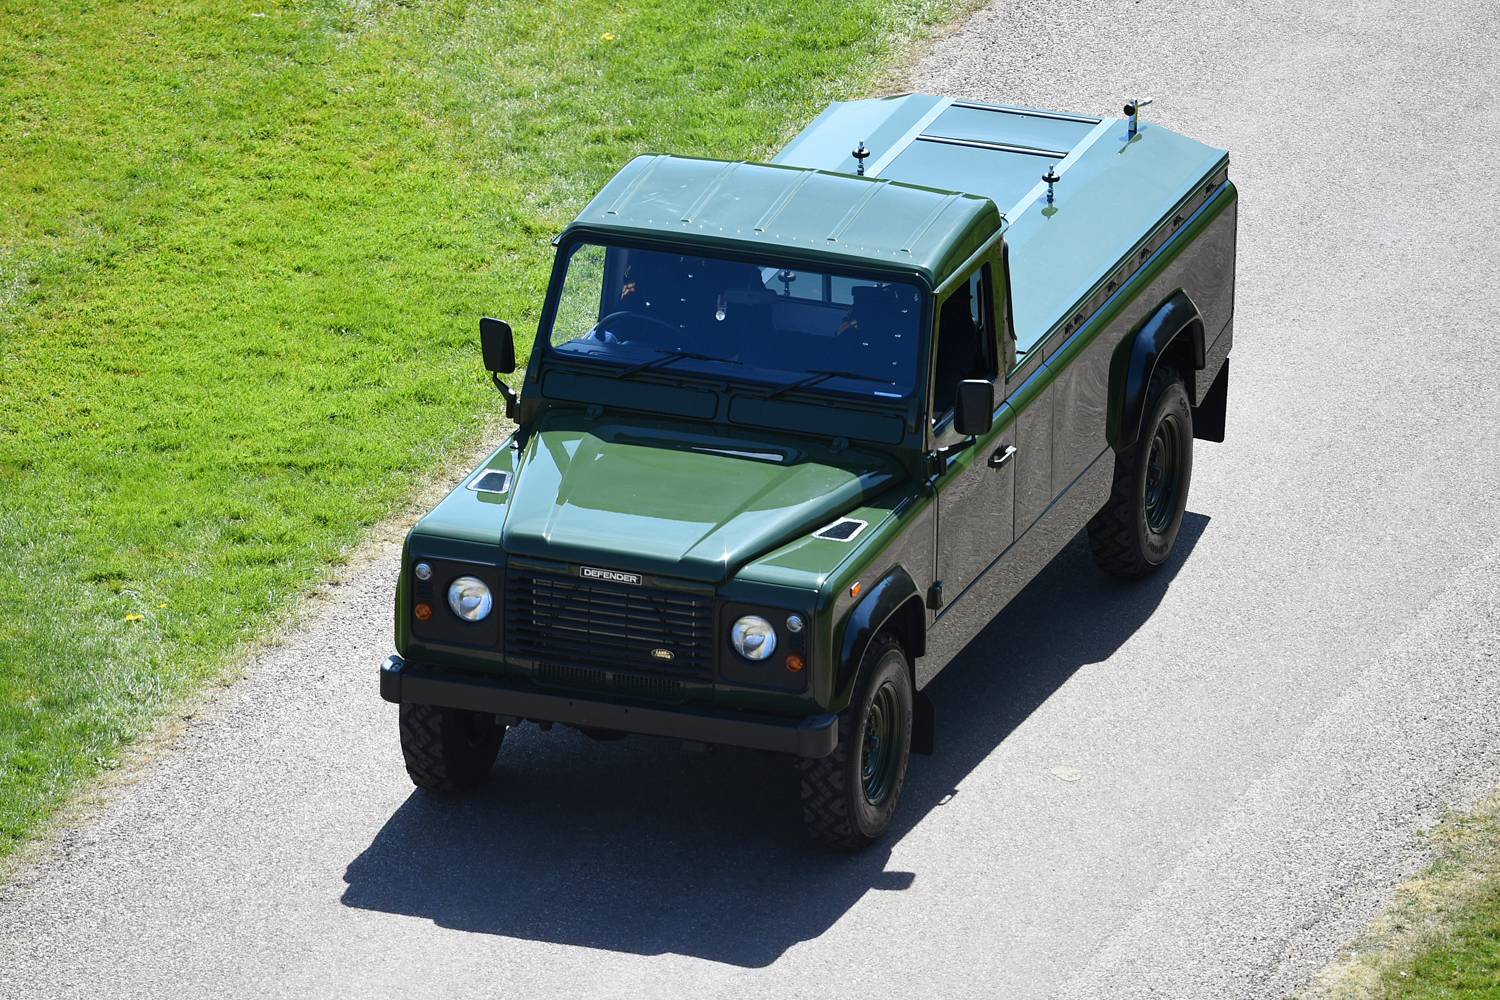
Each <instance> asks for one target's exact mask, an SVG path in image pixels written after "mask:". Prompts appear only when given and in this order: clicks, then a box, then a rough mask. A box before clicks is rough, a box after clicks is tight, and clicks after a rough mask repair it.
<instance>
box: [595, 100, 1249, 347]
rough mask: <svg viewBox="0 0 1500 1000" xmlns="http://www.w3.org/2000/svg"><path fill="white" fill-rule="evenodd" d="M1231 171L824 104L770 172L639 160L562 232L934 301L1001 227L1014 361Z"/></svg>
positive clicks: (1030, 121)
mask: <svg viewBox="0 0 1500 1000" xmlns="http://www.w3.org/2000/svg"><path fill="white" fill-rule="evenodd" d="M861 142H863V143H864V145H865V147H866V148H867V149H868V150H869V151H870V156H869V158H868V159H866V160H865V171H864V175H863V176H856V174H857V172H858V161H856V160H855V158H854V156H853V152H854V149H855V147H856V146H857V145H859V144H860V143H861ZM1227 163H1228V154H1227V153H1226V152H1224V150H1222V149H1216V148H1214V147H1212V146H1207V145H1205V144H1203V143H1201V142H1198V141H1196V140H1194V139H1190V138H1188V137H1186V136H1183V135H1179V134H1178V133H1176V132H1173V131H1172V130H1171V129H1168V128H1165V127H1163V126H1160V125H1157V124H1155V123H1153V122H1150V121H1142V122H1141V125H1140V129H1139V131H1138V132H1136V133H1134V134H1132V133H1130V131H1129V129H1128V125H1127V123H1126V121H1125V119H1123V118H1112V117H1095V116H1091V115H1077V114H1065V113H1060V112H1053V111H1038V110H1035V109H1031V108H1019V107H1012V106H1009V105H999V104H980V103H977V102H973V101H960V100H955V99H953V98H948V97H936V96H933V95H931V94H900V95H896V96H892V97H877V98H869V99H866V100H858V101H835V102H834V103H833V104H830V105H829V106H828V107H827V108H825V109H824V110H823V112H822V113H821V114H819V115H818V116H817V118H815V119H814V120H813V121H812V122H810V123H809V124H808V126H807V127H806V128H805V129H803V130H802V132H801V133H799V134H798V135H797V136H796V137H795V138H793V139H792V141H791V142H789V143H787V145H786V147H785V148H784V149H782V151H781V152H780V153H778V154H777V155H776V156H775V157H774V158H773V160H772V162H771V163H769V164H761V163H725V162H722V161H717V160H699V159H689V158H686V157H674V156H646V157H640V158H638V159H636V160H633V161H631V163H630V164H628V165H627V166H626V167H625V169H624V170H621V171H620V173H619V174H617V175H616V176H615V178H614V179H613V180H611V181H610V182H609V184H608V185H606V186H605V188H604V190H603V191H601V192H600V193H599V194H598V195H597V196H596V197H595V198H594V200H593V201H591V202H589V204H588V206H587V207H586V208H584V210H583V212H581V213H580V214H579V216H578V219H577V220H576V221H575V222H574V223H573V224H572V226H570V227H569V228H570V229H573V228H582V229H589V230H596V231H601V232H605V233H615V234H623V235H627V236H635V237H656V238H658V239H660V238H667V239H670V240H671V241H672V242H674V243H678V242H682V241H683V240H684V239H687V240H693V241H697V242H699V243H701V244H702V245H704V246H705V247H709V248H711V247H712V246H713V245H721V246H722V245H723V244H724V243H725V242H730V243H735V244H739V245H741V246H742V247H745V248H749V249H751V250H754V251H760V252H764V251H766V250H768V249H774V250H776V251H778V252H779V253H781V254H782V255H786V254H792V255H795V256H796V258H797V259H801V260H808V259H812V260H826V261H838V262H841V263H844V264H847V265H853V266H860V265H863V266H870V265H878V266H886V267H896V268H902V269H907V270H911V271H913V272H916V273H918V274H920V275H922V276H924V277H925V278H926V279H927V280H928V281H929V282H930V283H931V284H932V285H933V286H934V287H936V286H938V285H940V284H942V282H943V281H944V280H946V279H947V278H948V277H950V276H951V275H952V274H953V273H954V271H955V270H957V268H958V267H959V266H961V265H962V264H963V263H964V262H965V261H966V260H967V259H968V258H969V256H970V255H972V253H973V252H974V251H975V250H976V249H978V248H979V247H980V246H981V245H982V244H983V242H984V241H985V240H986V239H988V238H989V237H990V236H992V235H994V233H995V231H996V230H997V229H1001V228H1003V229H1004V231H1005V238H1006V242H1007V244H1008V245H1009V247H1010V249H1011V254H1010V261H1011V272H1010V279H1011V280H1010V289H1011V307H1012V315H1013V319H1014V323H1015V330H1016V340H1017V345H1018V347H1019V349H1020V350H1022V351H1025V350H1027V349H1028V348H1029V347H1030V346H1032V345H1033V344H1034V343H1036V342H1038V341H1040V340H1041V339H1042V337H1043V336H1044V335H1045V334H1046V332H1047V331H1048V330H1049V329H1050V328H1052V327H1053V326H1054V325H1056V324H1057V323H1059V322H1061V321H1062V320H1063V319H1064V318H1066V317H1068V316H1070V315H1072V314H1073V312H1074V310H1075V308H1076V307H1077V305H1078V304H1079V303H1080V302H1082V301H1084V300H1085V299H1086V298H1087V297H1088V295H1089V294H1090V292H1091V290H1092V289H1093V288H1094V287H1095V286H1096V285H1098V284H1099V283H1100V282H1102V281H1104V280H1105V278H1106V276H1107V275H1108V274H1109V273H1110V272H1111V271H1113V270H1114V269H1115V268H1116V267H1117V266H1118V264H1119V263H1120V262H1121V261H1123V260H1125V258H1126V257H1128V256H1129V255H1130V254H1132V253H1133V252H1135V250H1136V248H1137V247H1138V245H1139V244H1140V243H1141V242H1142V241H1143V239H1144V238H1145V237H1146V236H1147V235H1148V234H1149V233H1150V232H1151V231H1152V230H1153V229H1154V228H1155V227H1156V226H1157V225H1158V224H1159V223H1160V222H1161V221H1162V220H1163V219H1165V218H1167V217H1168V216H1169V215H1170V214H1171V213H1172V212H1173V211H1175V210H1176V209H1177V208H1178V206H1179V205H1181V204H1183V203H1184V202H1185V201H1186V200H1187V199H1188V198H1189V196H1190V195H1192V194H1193V193H1194V192H1195V191H1197V190H1200V189H1201V188H1202V185H1203V184H1204V183H1205V182H1209V183H1217V180H1215V178H1218V177H1221V176H1222V172H1223V170H1224V169H1225V167H1226V166H1227ZM1049 172H1050V173H1051V174H1052V175H1053V176H1054V177H1056V178H1057V182H1056V202H1055V203H1053V204H1048V203H1047V202H1046V200H1045V195H1046V189H1047V185H1046V184H1045V183H1044V182H1043V181H1042V177H1043V175H1044V174H1048V173H1049Z"/></svg>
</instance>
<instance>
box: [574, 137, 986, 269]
mask: <svg viewBox="0 0 1500 1000" xmlns="http://www.w3.org/2000/svg"><path fill="white" fill-rule="evenodd" d="M1001 224H1002V220H1001V218H1000V213H999V211H998V210H997V209H996V208H995V205H994V202H992V201H991V200H990V199H988V198H985V197H981V196H978V195H973V194H966V193H962V192H955V191H942V190H938V189H935V188H931V187H927V186H923V185H917V184H910V183H902V182H898V181H893V180H890V179H887V178H874V177H859V176H855V175H854V174H853V173H852V172H850V173H838V172H832V171H827V170H819V169H816V168H809V167H803V166H789V165H785V164H776V163H745V162H725V161H721V160H705V159H697V158H693V157H685V156H640V157H637V158H635V159H634V160H632V161H630V163H628V164H626V166H625V168H624V169H622V170H621V171H620V172H619V173H618V174H616V175H615V176H614V178H613V179H612V180H610V182H609V183H608V184H606V185H605V186H604V189H603V190H602V191H600V192H599V193H598V194H597V195H596V196H595V197H594V199H593V200H592V201H590V202H589V203H588V205H587V206H585V207H584V209H583V211H582V212H580V213H579V214H578V217H577V219H575V220H574V221H573V223H572V224H570V225H569V227H568V229H567V230H566V231H565V235H567V234H568V233H572V232H576V231H586V232H592V233H598V234H603V235H606V236H610V235H614V236H623V237H626V238H632V237H633V238H646V239H651V238H656V239H661V238H668V239H670V240H671V241H672V242H673V243H678V244H680V243H683V242H685V241H686V242H689V243H694V244H698V245H701V246H703V247H705V248H707V249H712V248H714V247H719V248H722V247H723V246H724V245H725V244H731V245H733V246H734V247H735V248H736V249H739V250H742V251H749V252H754V253H761V254H769V255H771V256H773V257H775V258H777V259H780V258H785V257H789V256H790V257H792V258H794V259H797V260H802V261H814V262H825V263H827V264H829V265H832V266H837V265H844V266H852V267H855V268H859V267H869V266H871V265H874V266H877V267H881V268H885V269H892V268H894V269H899V270H902V271H909V272H913V273H916V274H918V275H920V276H922V277H923V278H925V279H926V280H927V281H928V282H929V283H930V284H932V285H933V286H934V287H936V286H937V285H939V284H941V283H942V281H943V279H945V278H946V277H948V276H949V275H950V274H951V273H952V272H953V271H954V270H955V269H956V268H958V267H959V266H960V265H961V264H962V263H963V262H964V261H965V260H967V259H968V257H969V256H970V255H972V254H973V252H974V251H975V250H977V249H978V248H979V246H980V245H981V244H983V243H984V241H985V240H987V239H989V238H990V237H991V236H993V235H994V234H995V232H996V230H997V229H999V228H1000V226H1001Z"/></svg>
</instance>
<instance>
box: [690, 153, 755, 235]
mask: <svg viewBox="0 0 1500 1000" xmlns="http://www.w3.org/2000/svg"><path fill="white" fill-rule="evenodd" d="M744 162H745V161H743V160H735V161H734V162H732V163H726V164H724V166H723V167H722V168H721V169H720V170H719V172H718V173H716V174H714V176H713V179H712V180H710V181H709V182H708V184H707V185H706V186H705V187H704V188H703V193H702V194H700V195H698V197H697V198H696V199H695V200H694V201H693V203H692V204H691V205H689V206H688V207H687V211H685V212H683V213H682V221H683V222H684V223H690V222H692V221H693V217H694V216H696V215H697V214H698V213H699V212H701V211H703V209H704V208H706V207H708V203H709V202H710V201H712V200H713V197H714V195H716V194H718V193H719V189H720V188H721V187H723V186H724V182H725V181H727V180H728V179H729V175H730V174H732V173H734V172H735V171H736V170H738V169H739V168H740V167H742V166H744Z"/></svg>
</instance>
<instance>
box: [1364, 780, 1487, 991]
mask: <svg viewBox="0 0 1500 1000" xmlns="http://www.w3.org/2000/svg"><path fill="white" fill-rule="evenodd" d="M1437 842H1438V845H1439V848H1440V850H1441V857H1440V859H1439V860H1438V862H1437V863H1436V864H1435V865H1434V866H1433V867H1432V869H1431V870H1430V871H1429V872H1428V873H1426V875H1425V877H1424V881H1425V882H1426V883H1428V884H1429V885H1431V886H1433V887H1434V889H1433V890H1430V891H1429V892H1428V893H1426V894H1425V895H1426V896H1427V897H1428V899H1429V903H1428V907H1427V909H1428V910H1429V911H1431V912H1430V913H1429V920H1430V922H1431V923H1433V924H1434V925H1435V929H1433V930H1432V931H1430V932H1429V933H1427V934H1425V935H1422V936H1420V937H1419V938H1418V941H1419V942H1420V944H1419V946H1418V947H1416V948H1415V949H1413V951H1412V953H1411V954H1409V955H1406V956H1404V957H1402V958H1401V959H1399V960H1397V961H1395V962H1393V963H1391V964H1390V965H1389V966H1388V967H1387V968H1386V969H1385V970H1384V974H1383V976H1382V978H1381V983H1380V989H1379V990H1378V991H1377V993H1376V995H1377V996H1379V997H1381V998H1382V1000H1497V998H1500V796H1496V797H1493V798H1491V799H1490V800H1489V801H1488V802H1486V803H1483V804H1481V806H1480V807H1479V808H1478V809H1476V810H1475V811H1474V812H1472V813H1469V814H1467V815H1464V816H1459V817H1452V818H1450V819H1449V821H1448V822H1447V823H1445V824H1444V825H1443V827H1442V828H1441V829H1440V830H1439V831H1438V832H1437Z"/></svg>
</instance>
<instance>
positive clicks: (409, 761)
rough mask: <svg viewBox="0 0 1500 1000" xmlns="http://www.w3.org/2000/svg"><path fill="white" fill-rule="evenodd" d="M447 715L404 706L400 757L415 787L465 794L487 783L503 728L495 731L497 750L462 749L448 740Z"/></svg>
mask: <svg viewBox="0 0 1500 1000" xmlns="http://www.w3.org/2000/svg"><path fill="white" fill-rule="evenodd" d="M451 722H452V715H451V714H449V712H448V711H445V710H444V709H441V708H436V707H434V706H431V705H402V706H401V754H402V756H403V757H404V758H405V759H406V773H407V774H408V775H410V776H411V780H412V784H414V785H416V786H417V787H418V788H425V789H427V790H428V791H431V792H445V793H453V792H462V791H467V790H468V789H470V788H473V787H474V786H475V785H477V784H479V783H480V782H481V781H483V780H484V778H485V776H486V775H488V774H489V772H490V768H491V767H493V766H494V763H495V755H496V754H497V753H498V752H499V750H500V741H501V740H502V739H503V738H504V736H505V730H504V728H503V727H500V726H497V727H496V737H495V739H494V750H488V748H485V749H483V750H480V751H478V752H476V751H475V749H474V748H469V747H460V746H458V745H456V743H454V742H451V741H450V740H449V739H448V738H446V736H445V728H444V727H445V726H447V725H449V724H451Z"/></svg>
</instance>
